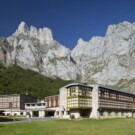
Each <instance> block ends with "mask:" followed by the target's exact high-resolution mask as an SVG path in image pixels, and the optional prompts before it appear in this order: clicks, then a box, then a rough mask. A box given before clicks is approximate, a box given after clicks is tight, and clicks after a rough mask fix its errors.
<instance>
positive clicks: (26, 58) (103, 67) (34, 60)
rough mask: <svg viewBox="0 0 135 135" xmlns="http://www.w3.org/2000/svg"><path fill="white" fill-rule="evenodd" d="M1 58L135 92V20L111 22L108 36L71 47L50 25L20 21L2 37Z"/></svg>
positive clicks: (52, 75) (42, 71)
mask: <svg viewBox="0 0 135 135" xmlns="http://www.w3.org/2000/svg"><path fill="white" fill-rule="evenodd" d="M0 61H1V63H3V64H5V65H7V66H9V65H17V66H20V67H22V68H24V69H31V70H33V71H36V72H39V73H40V74H42V75H44V76H47V77H50V78H57V77H59V78H61V79H63V80H78V81H82V82H86V83H97V84H101V85H104V86H109V87H113V88H118V89H127V90H128V92H132V93H133V92H135V23H130V22H126V21H125V22H122V23H119V24H114V25H109V26H108V28H107V32H106V34H105V37H99V36H97V37H92V39H90V40H89V41H84V40H83V39H81V38H80V39H79V40H78V43H77V45H76V46H75V48H74V49H73V50H72V51H71V50H70V49H68V48H66V47H64V46H63V45H61V44H60V43H59V42H58V41H56V40H54V39H53V35H52V31H51V30H50V29H49V28H42V29H41V28H40V29H37V28H35V27H34V26H31V27H30V28H28V27H27V25H26V24H25V23H24V22H21V23H20V25H19V26H18V29H17V30H16V32H15V33H14V34H13V35H11V36H10V37H8V38H1V39H0Z"/></svg>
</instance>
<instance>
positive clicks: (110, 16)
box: [0, 0, 135, 49]
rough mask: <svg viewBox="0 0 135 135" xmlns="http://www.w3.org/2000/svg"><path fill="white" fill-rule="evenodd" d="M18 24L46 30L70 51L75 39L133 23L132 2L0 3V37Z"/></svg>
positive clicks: (1, 0) (30, 0) (39, 0)
mask: <svg viewBox="0 0 135 135" xmlns="http://www.w3.org/2000/svg"><path fill="white" fill-rule="evenodd" d="M21 21H24V22H25V23H26V24H27V25H28V26H31V25H33V26H35V27H37V28H42V27H49V28H50V29H51V30H52V32H53V37H54V39H55V40H57V41H59V42H60V43H61V44H63V45H65V46H66V47H68V48H70V49H73V48H74V47H75V45H76V44H77V41H78V39H79V38H82V39H83V40H85V41H89V40H90V39H91V38H92V37H93V36H105V33H106V30H107V27H108V25H110V24H117V23H120V22H123V21H129V22H135V0H0V37H8V36H10V35H12V34H13V33H14V32H15V30H16V29H17V27H18V25H19V24H20V22H21Z"/></svg>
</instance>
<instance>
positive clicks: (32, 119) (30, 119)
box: [0, 117, 57, 124]
mask: <svg viewBox="0 0 135 135" xmlns="http://www.w3.org/2000/svg"><path fill="white" fill-rule="evenodd" d="M47 120H57V118H53V117H44V118H24V119H23V120H21V121H9V122H0V124H13V123H24V122H33V121H47Z"/></svg>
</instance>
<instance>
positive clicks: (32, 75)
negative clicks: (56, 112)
mask: <svg viewBox="0 0 135 135" xmlns="http://www.w3.org/2000/svg"><path fill="white" fill-rule="evenodd" d="M68 83H71V81H64V80H61V79H59V78H57V79H51V78H48V77H45V76H43V75H40V74H39V73H37V72H34V71H31V70H25V69H22V68H20V67H17V66H14V67H8V68H5V67H4V66H3V65H0V94H13V93H17V94H19V93H24V94H25V93H30V94H32V95H33V96H36V97H38V98H39V99H42V98H44V97H45V96H49V95H53V94H58V93H59V88H60V87H62V86H64V85H66V84H68Z"/></svg>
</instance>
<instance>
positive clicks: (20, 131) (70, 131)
mask: <svg viewBox="0 0 135 135" xmlns="http://www.w3.org/2000/svg"><path fill="white" fill-rule="evenodd" d="M0 135H135V119H134V118H121V119H120V118H117V119H100V120H94V119H85V120H50V121H42V122H39V121H38V122H27V123H19V124H0Z"/></svg>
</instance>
